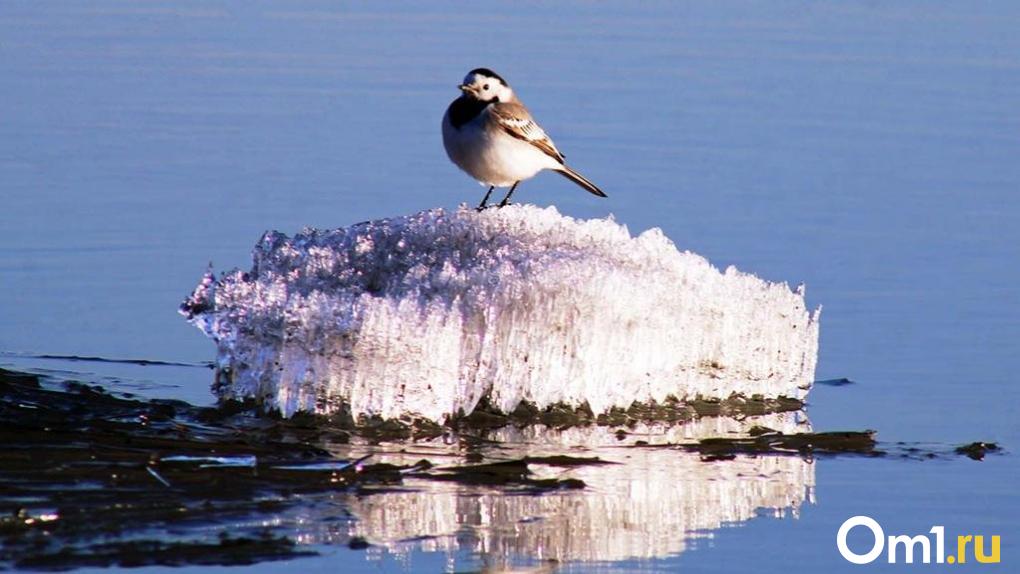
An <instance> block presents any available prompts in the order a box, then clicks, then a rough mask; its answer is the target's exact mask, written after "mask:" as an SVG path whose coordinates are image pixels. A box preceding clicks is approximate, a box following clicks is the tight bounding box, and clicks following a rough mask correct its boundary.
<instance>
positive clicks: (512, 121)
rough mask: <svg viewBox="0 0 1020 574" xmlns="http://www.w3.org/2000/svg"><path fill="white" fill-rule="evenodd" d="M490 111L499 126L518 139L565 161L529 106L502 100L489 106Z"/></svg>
mask: <svg viewBox="0 0 1020 574" xmlns="http://www.w3.org/2000/svg"><path fill="white" fill-rule="evenodd" d="M489 113H491V114H492V117H493V118H495V120H496V122H497V123H498V124H499V127H500V128H502V129H503V131H505V132H506V133H508V134H510V135H512V136H514V137H515V138H517V139H520V140H524V141H526V142H528V143H530V144H531V145H533V146H535V147H537V148H538V149H540V150H542V152H543V153H545V154H546V155H548V156H549V157H551V158H553V159H555V160H556V161H558V162H560V163H563V159H564V156H563V154H561V153H560V150H558V149H556V144H554V143H553V142H552V140H551V139H549V136H548V135H546V133H545V130H543V129H542V126H540V125H538V123H536V122H535V120H534V119H532V117H531V114H530V113H528V108H525V107H524V106H523V105H521V104H520V103H519V102H500V103H498V104H493V105H492V106H490V107H489Z"/></svg>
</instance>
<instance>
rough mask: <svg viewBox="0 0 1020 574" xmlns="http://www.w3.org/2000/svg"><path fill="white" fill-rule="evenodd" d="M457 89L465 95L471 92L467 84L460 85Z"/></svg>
mask: <svg viewBox="0 0 1020 574" xmlns="http://www.w3.org/2000/svg"><path fill="white" fill-rule="evenodd" d="M457 87H458V88H459V89H460V91H462V92H464V93H465V94H466V93H468V92H470V91H472V89H471V86H469V85H468V84H461V85H459V86H457Z"/></svg>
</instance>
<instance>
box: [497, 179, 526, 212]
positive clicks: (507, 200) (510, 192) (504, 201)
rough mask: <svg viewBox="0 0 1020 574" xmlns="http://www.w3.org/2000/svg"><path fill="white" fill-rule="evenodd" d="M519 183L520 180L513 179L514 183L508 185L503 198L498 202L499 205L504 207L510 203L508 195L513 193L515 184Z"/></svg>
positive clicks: (515, 187)
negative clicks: (508, 189)
mask: <svg viewBox="0 0 1020 574" xmlns="http://www.w3.org/2000/svg"><path fill="white" fill-rule="evenodd" d="M519 183H521V182H519V181H515V182H514V184H513V185H512V186H510V191H508V192H506V197H504V198H503V201H501V202H499V206H500V207H506V206H508V205H510V196H511V195H513V194H514V190H515V189H517V184H519Z"/></svg>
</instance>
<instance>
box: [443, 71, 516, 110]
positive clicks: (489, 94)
mask: <svg viewBox="0 0 1020 574" xmlns="http://www.w3.org/2000/svg"><path fill="white" fill-rule="evenodd" d="M457 87H458V88H460V91H462V92H464V95H465V96H467V97H468V98H471V99H475V100H479V101H483V102H510V101H513V100H514V93H513V90H511V89H510V85H509V84H507V83H506V80H504V79H503V77H502V76H500V75H499V74H497V73H496V72H493V71H492V70H490V69H489V68H475V69H474V70H471V71H470V72H468V73H467V75H466V76H464V83H462V84H461V85H459V86H457Z"/></svg>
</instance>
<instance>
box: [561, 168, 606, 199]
mask: <svg viewBox="0 0 1020 574" xmlns="http://www.w3.org/2000/svg"><path fill="white" fill-rule="evenodd" d="M556 171H557V172H558V173H559V174H560V175H562V176H563V177H565V178H567V179H569V180H570V181H572V182H574V183H576V184H577V185H580V186H581V187H583V188H584V189H586V190H588V192H589V193H592V194H595V195H597V196H599V197H607V196H606V194H605V193H602V190H601V189H599V186H597V185H595V184H594V183H592V182H590V181H588V178H586V177H584V176H583V175H581V174H579V173H577V172H576V171H574V170H572V169H570V168H569V167H567V166H565V165H561V166H560V167H559V168H557V170H556Z"/></svg>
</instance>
